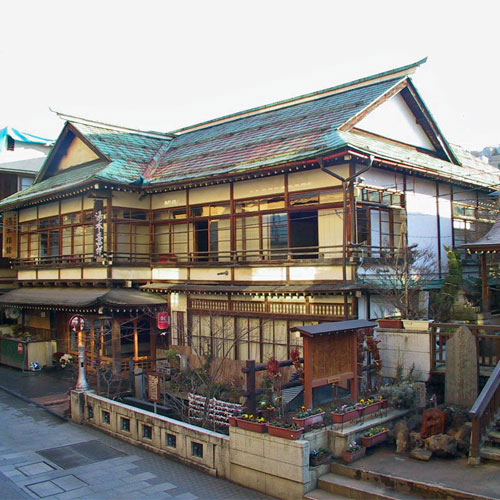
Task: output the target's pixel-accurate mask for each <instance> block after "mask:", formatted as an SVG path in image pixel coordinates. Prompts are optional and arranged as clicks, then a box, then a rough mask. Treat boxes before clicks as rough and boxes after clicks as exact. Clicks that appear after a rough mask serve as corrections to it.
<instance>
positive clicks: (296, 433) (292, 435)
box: [267, 424, 304, 439]
mask: <svg viewBox="0 0 500 500" xmlns="http://www.w3.org/2000/svg"><path fill="white" fill-rule="evenodd" d="M267 432H268V433H269V434H270V435H271V436H276V437H281V438H285V439H300V436H302V433H303V432H304V428H303V427H301V428H300V429H287V428H286V427H276V426H275V425H270V424H267Z"/></svg>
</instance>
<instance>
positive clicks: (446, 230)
mask: <svg viewBox="0 0 500 500" xmlns="http://www.w3.org/2000/svg"><path fill="white" fill-rule="evenodd" d="M439 230H440V238H441V268H442V270H443V272H446V270H447V266H448V257H447V254H446V251H445V249H444V247H445V246H452V245H453V220H452V205H451V186H449V185H446V184H440V185H439Z"/></svg>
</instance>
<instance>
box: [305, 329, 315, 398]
mask: <svg viewBox="0 0 500 500" xmlns="http://www.w3.org/2000/svg"><path fill="white" fill-rule="evenodd" d="M303 339H304V405H305V407H306V408H312V407H313V388H312V378H313V360H312V351H311V345H310V339H309V337H306V336H304V337H303Z"/></svg>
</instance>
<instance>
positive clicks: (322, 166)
mask: <svg viewBox="0 0 500 500" xmlns="http://www.w3.org/2000/svg"><path fill="white" fill-rule="evenodd" d="M374 159H375V158H374V156H373V155H370V158H369V161H368V165H366V166H365V167H363V168H362V169H361V170H360V171H359V172H356V173H354V174H353V175H351V176H349V177H347V178H345V177H342V176H341V175H340V174H337V173H336V172H332V171H331V170H329V169H327V168H326V167H325V163H324V161H323V160H322V159H321V160H319V168H320V169H321V170H322V171H323V172H325V173H326V174H328V175H331V176H332V177H335V179H337V180H339V181H340V182H341V183H342V201H343V207H344V208H343V213H342V281H343V282H344V283H345V282H346V281H347V190H348V188H349V185H350V183H351V181H353V180H354V179H355V178H356V177H358V176H360V175H361V174H363V173H364V172H366V171H367V170H368V169H369V168H371V166H372V165H373V161H374ZM345 315H346V319H349V311H348V308H347V307H346V310H345Z"/></svg>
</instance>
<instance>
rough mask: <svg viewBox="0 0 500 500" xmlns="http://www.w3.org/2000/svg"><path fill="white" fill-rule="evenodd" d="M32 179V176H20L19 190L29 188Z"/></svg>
mask: <svg viewBox="0 0 500 500" xmlns="http://www.w3.org/2000/svg"><path fill="white" fill-rule="evenodd" d="M34 180H35V179H33V178H32V177H21V190H23V189H26V188H29V187H30V186H31V185H32V184H33V181H34Z"/></svg>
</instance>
